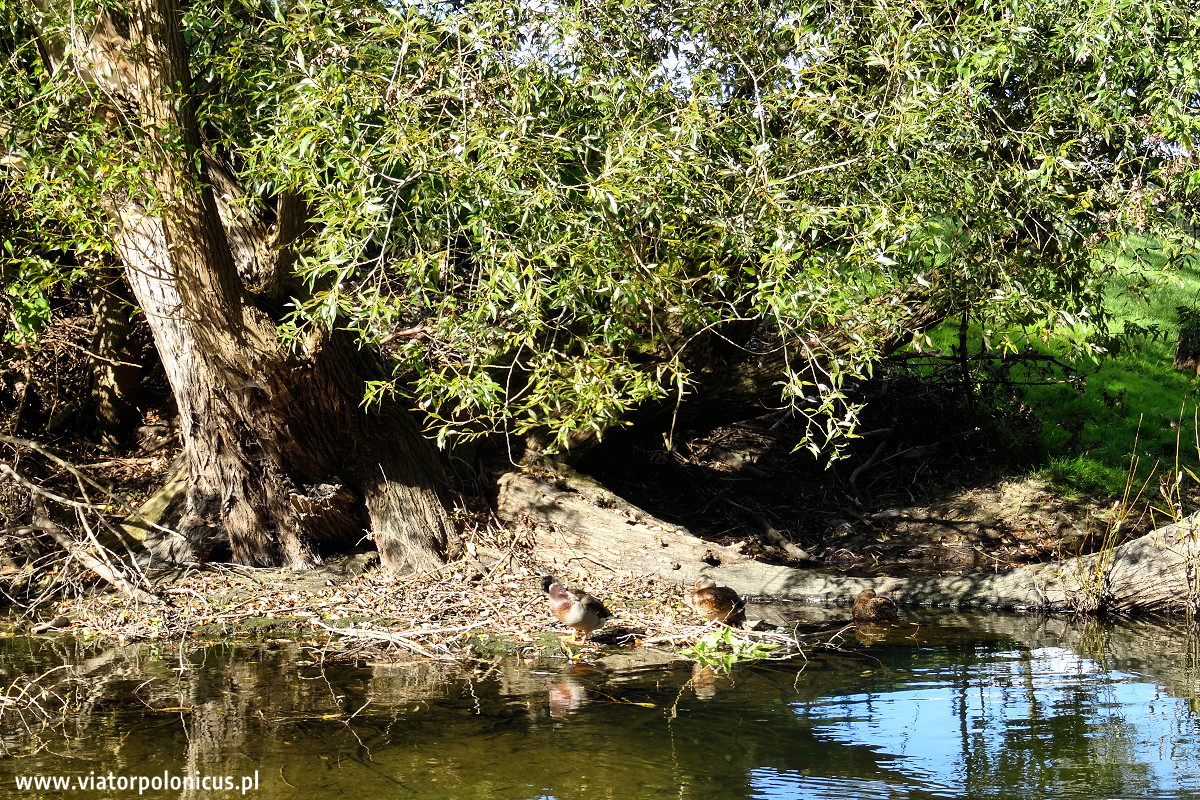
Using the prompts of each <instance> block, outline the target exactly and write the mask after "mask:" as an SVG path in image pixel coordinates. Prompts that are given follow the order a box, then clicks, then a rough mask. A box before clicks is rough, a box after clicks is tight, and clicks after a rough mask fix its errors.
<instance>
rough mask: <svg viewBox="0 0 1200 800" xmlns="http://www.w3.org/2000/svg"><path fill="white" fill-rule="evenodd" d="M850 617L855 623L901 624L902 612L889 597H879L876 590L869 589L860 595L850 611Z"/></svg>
mask: <svg viewBox="0 0 1200 800" xmlns="http://www.w3.org/2000/svg"><path fill="white" fill-rule="evenodd" d="M850 616H851V617H852V618H853V619H854V621H855V622H899V621H900V612H898V611H897V610H896V604H895V603H893V602H892V601H891V600H890V599H889V598H887V597H878V596H876V594H875V590H874V589H867V590H865V591H863V592H862V593H861V594H859V596H858V599H856V600H855V601H854V606H853V607H852V608H851V609H850Z"/></svg>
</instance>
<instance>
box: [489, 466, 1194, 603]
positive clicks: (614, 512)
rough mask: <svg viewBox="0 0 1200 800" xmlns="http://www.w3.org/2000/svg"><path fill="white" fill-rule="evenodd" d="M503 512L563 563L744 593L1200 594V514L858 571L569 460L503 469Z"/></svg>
mask: <svg viewBox="0 0 1200 800" xmlns="http://www.w3.org/2000/svg"><path fill="white" fill-rule="evenodd" d="M498 513H499V515H500V517H501V518H503V519H506V520H508V521H511V522H523V523H525V524H526V526H527V527H528V529H529V531H530V536H531V537H532V544H533V545H534V546H535V547H536V549H537V550H538V551H539V554H540V555H541V556H542V557H543V558H545V559H546V560H548V561H550V562H552V563H555V564H558V565H561V566H562V567H563V568H564V569H566V570H572V569H575V568H584V569H585V570H588V571H591V570H596V569H607V570H610V571H612V572H614V573H617V574H623V575H641V576H646V577H650V578H654V579H658V580H661V581H665V582H669V583H674V584H678V585H680V586H690V585H692V584H693V583H694V582H695V580H696V579H697V578H698V577H699V576H700V575H701V574H706V575H709V576H711V577H712V578H714V579H715V580H716V581H717V582H719V583H721V584H723V585H725V586H729V587H731V588H733V589H735V590H736V591H738V592H739V593H741V594H742V595H745V596H751V597H773V598H780V599H791V600H803V601H808V602H819V603H834V604H848V603H849V602H850V601H851V600H852V599H853V598H854V597H855V596H856V595H857V594H858V593H859V592H860V591H862V590H863V589H867V588H873V589H875V590H877V591H879V592H880V593H881V594H887V595H888V596H890V597H891V598H893V599H894V600H895V601H896V602H897V603H901V604H906V605H935V606H956V607H980V608H1007V609H1034V608H1040V609H1047V610H1077V611H1097V612H1100V611H1103V612H1128V611H1180V610H1185V609H1189V608H1191V609H1194V608H1195V607H1196V605H1197V598H1198V597H1200V577H1198V575H1197V565H1198V564H1200V514H1194V515H1192V516H1190V517H1188V518H1186V519H1184V520H1182V521H1180V522H1178V523H1176V524H1173V525H1168V526H1166V527H1164V528H1160V529H1158V530H1156V531H1154V532H1152V533H1150V534H1147V535H1146V536H1142V537H1140V538H1137V539H1134V540H1132V541H1129V542H1126V543H1125V544H1122V545H1120V546H1119V547H1115V548H1112V549H1109V550H1105V551H1103V552H1100V553H1096V554H1092V555H1087V556H1082V557H1079V558H1070V559H1064V560H1061V561H1055V562H1051V563H1047V564H1037V565H1028V566H1022V567H1017V568H1015V569H1009V570H1005V571H997V572H990V573H980V574H976V575H967V576H949V577H909V578H898V577H882V576H876V577H872V578H854V577H846V576H843V575H838V574H833V573H828V572H819V571H816V570H811V569H796V568H792V567H787V566H779V565H774V564H764V563H761V562H758V561H755V560H754V559H752V558H750V557H749V556H747V555H745V554H744V553H742V552H741V548H740V547H723V546H720V545H716V544H713V543H711V542H706V541H704V540H702V539H700V538H698V537H696V536H694V535H692V534H691V533H690V532H689V531H687V530H686V529H684V528H682V527H680V526H678V525H672V524H670V523H668V522H665V521H663V520H661V519H657V518H655V517H653V516H651V515H650V514H648V513H646V512H645V511H643V510H642V509H640V508H637V507H636V506H633V505H631V504H629V503H627V502H626V501H624V500H622V499H621V498H620V497H618V496H616V495H614V494H613V493H612V492H610V491H608V490H607V489H605V488H604V487H603V486H601V485H600V484H599V483H597V482H596V481H594V480H592V479H590V478H587V477H586V476H583V475H581V474H579V473H576V472H574V471H572V470H571V469H569V468H567V467H565V466H562V465H553V466H552V468H548V469H545V470H525V471H514V472H510V473H507V474H506V475H504V476H503V477H502V478H501V480H500V494H499V500H498Z"/></svg>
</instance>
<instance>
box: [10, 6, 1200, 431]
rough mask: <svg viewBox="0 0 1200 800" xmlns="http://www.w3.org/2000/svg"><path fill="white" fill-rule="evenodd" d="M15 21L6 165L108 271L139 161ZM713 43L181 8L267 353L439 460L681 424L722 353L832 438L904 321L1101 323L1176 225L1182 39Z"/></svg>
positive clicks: (831, 32) (720, 11) (1010, 13)
mask: <svg viewBox="0 0 1200 800" xmlns="http://www.w3.org/2000/svg"><path fill="white" fill-rule="evenodd" d="M28 8H29V6H28V5H25V4H23V0H0V21H3V24H4V25H5V26H6V27H7V29H8V32H9V33H10V34H11V36H10V37H9V39H8V41H10V42H11V43H12V44H9V45H4V48H5V49H4V50H3V51H2V52H3V56H4V58H5V61H4V64H3V66H2V67H0V68H2V69H3V72H2V73H0V87H2V88H0V91H2V92H3V97H0V103H3V107H4V109H5V111H6V113H8V114H10V116H11V117H12V118H13V119H14V120H15V122H14V123H13V125H12V127H10V128H7V129H2V130H0V136H3V137H4V144H5V146H6V147H7V148H9V149H10V150H13V151H16V150H19V151H20V152H22V153H23V154H25V156H27V159H26V163H25V166H24V167H23V171H22V172H21V173H20V179H21V180H22V181H23V187H22V190H23V191H25V192H28V193H29V195H30V197H31V198H32V200H31V203H32V207H33V208H35V209H37V213H38V214H39V215H41V216H42V217H45V218H52V219H53V220H55V222H56V224H58V225H60V226H61V227H62V228H63V229H65V230H69V231H71V232H72V235H73V236H74V237H75V239H74V241H75V243H76V246H77V247H78V248H80V249H81V250H84V251H91V252H105V248H106V245H105V241H106V237H107V236H109V235H110V232H109V231H108V230H107V228H106V226H105V225H104V224H103V223H102V221H100V220H99V218H98V214H97V213H96V208H97V203H96V199H95V198H96V196H97V193H99V192H106V191H145V187H141V188H140V189H138V188H137V187H138V173H139V164H140V157H139V144H142V145H144V141H142V140H144V139H145V138H146V137H150V136H151V135H152V133H151V132H147V131H137V130H130V129H128V126H126V127H125V128H122V124H121V123H120V121H119V119H118V120H116V121H114V115H113V114H112V113H111V111H108V110H106V108H107V106H108V105H109V104H111V103H112V100H111V99H110V98H103V97H96V96H95V95H94V94H93V93H89V92H88V91H87V90H86V88H85V87H80V86H77V85H72V81H73V80H74V79H73V77H72V76H65V75H59V76H51V75H50V74H49V72H48V71H47V70H45V69H44V67H42V66H40V65H39V61H38V56H37V51H36V50H35V48H33V45H32V39H31V29H30V28H29V27H28V25H27V23H25V22H23V21H22V20H24V19H25V16H24V15H25V13H26V11H27V10H28ZM730 9H731V7H730V5H729V4H726V3H716V2H654V1H653V0H583V1H581V2H574V3H571V2H562V3H558V2H546V3H543V2H529V1H528V0H516V1H512V0H480V1H479V2H466V1H465V0H464V1H463V2H447V3H432V2H431V3H423V2H418V0H412V1H411V2H383V3H379V2H371V1H370V0H287V1H286V2H285V1H284V0H274V1H272V2H255V1H254V0H201V2H197V3H194V4H192V5H190V6H189V7H188V8H187V11H186V19H185V32H186V38H187V42H188V44H189V46H190V47H191V56H192V61H193V64H192V69H193V74H194V76H195V81H194V86H193V87H192V88H191V92H192V93H193V94H194V96H195V101H196V103H197V108H198V111H199V118H200V120H201V122H202V124H203V126H204V131H205V135H206V137H207V140H208V143H209V146H210V147H211V149H212V150H213V151H214V152H217V153H220V154H222V155H223V156H224V157H225V158H227V159H228V160H229V161H230V163H231V164H232V165H233V166H234V169H235V171H236V172H237V174H238V175H239V176H240V178H241V180H242V182H243V184H244V185H245V186H246V187H247V188H248V189H249V190H250V194H249V197H250V198H251V201H252V202H255V203H260V204H262V205H263V206H264V207H266V208H267V209H271V208H273V207H274V204H275V203H276V202H277V200H278V198H279V197H280V196H282V195H284V194H285V193H294V194H299V195H301V196H303V197H304V198H305V199H306V200H307V203H308V208H309V211H310V217H311V230H310V233H309V235H308V237H307V239H306V240H305V242H304V245H303V247H302V254H301V258H300V260H299V262H298V265H297V272H298V274H297V276H296V277H297V283H296V284H295V287H296V288H295V291H294V292H293V294H294V297H293V298H292V300H291V303H290V305H289V308H288V309H287V313H286V315H284V316H281V317H280V320H279V322H280V325H281V330H282V331H283V332H284V333H285V334H286V335H289V336H292V337H295V338H296V340H297V341H299V340H301V339H302V337H303V335H304V333H305V331H306V329H307V328H308V327H309V326H314V325H317V326H341V327H344V328H348V329H351V330H353V331H355V332H356V333H357V334H358V335H359V336H360V337H361V338H362V339H363V340H364V341H365V342H368V343H372V344H380V345H382V350H383V352H384V354H385V355H386V357H387V359H388V364H389V365H390V369H391V372H390V376H391V377H389V378H388V379H386V380H380V381H375V382H372V383H371V384H370V385H369V387H368V398H371V397H374V396H376V395H379V394H381V393H386V392H392V391H399V392H400V393H402V394H404V395H406V396H409V397H411V398H412V400H413V401H414V402H415V403H417V404H419V405H420V407H421V408H423V409H425V410H426V411H427V412H428V413H429V415H430V419H431V420H433V425H434V427H435V428H436V429H437V431H438V433H439V435H440V436H441V437H443V438H445V437H450V436H455V435H475V434H480V433H486V432H489V431H495V430H504V431H508V432H512V433H521V432H524V431H527V430H530V429H533V428H543V427H545V428H549V429H550V430H551V431H552V432H553V434H554V436H556V437H557V438H558V440H559V441H560V442H561V441H566V440H568V439H569V438H570V437H571V436H572V435H573V434H574V433H576V432H578V431H586V430H589V429H590V430H595V431H597V432H600V431H603V430H604V429H606V428H608V427H610V426H612V425H613V424H617V423H619V422H620V421H621V419H622V417H623V416H624V415H625V414H626V413H627V412H628V410H629V409H630V408H632V407H633V406H635V405H636V404H638V403H641V402H643V401H646V400H649V399H655V398H663V397H668V396H676V395H678V396H683V395H685V394H686V392H687V391H688V389H689V387H691V386H692V385H693V383H694V381H695V380H696V379H697V376H698V375H699V374H700V373H701V372H703V371H704V370H705V369H707V368H708V367H709V366H710V365H709V364H708V363H707V361H706V357H707V354H708V353H709V352H710V351H709V350H708V349H706V343H708V342H711V340H712V339H713V338H714V337H717V338H720V337H724V338H726V339H729V340H732V341H733V342H734V344H735V345H738V346H740V347H744V348H747V352H748V354H749V355H748V356H747V357H748V358H750V359H753V358H755V357H757V354H759V353H761V352H763V351H765V350H769V349H771V348H784V351H783V352H784V354H785V356H786V357H785V358H784V359H783V360H782V362H781V363H782V364H783V365H784V367H783V369H782V370H781V373H780V375H779V381H780V385H781V394H780V398H781V402H789V401H790V402H796V403H799V404H812V403H814V402H815V403H816V405H817V406H820V405H821V402H820V401H821V400H822V398H823V399H824V400H825V403H824V407H825V408H827V409H829V410H830V413H831V414H832V416H831V417H830V418H829V421H828V422H827V423H826V424H825V426H824V428H825V434H827V435H834V434H836V433H837V432H838V431H839V430H841V429H842V428H843V427H844V425H845V424H846V423H847V420H846V419H845V418H844V415H845V413H846V410H845V408H844V407H840V408H841V409H842V410H841V411H840V412H839V411H838V408H839V406H838V405H837V404H836V403H831V402H830V401H831V400H837V399H838V398H839V388H840V386H841V384H842V381H843V380H844V379H845V377H846V376H848V375H854V374H859V373H861V372H862V371H864V370H866V369H869V366H870V364H871V362H872V361H873V360H874V359H876V358H877V357H878V355H879V352H880V347H881V344H882V343H884V342H889V341H894V340H896V339H897V338H901V339H902V338H903V337H904V336H906V335H907V334H908V333H911V331H909V327H910V326H911V325H912V322H911V320H912V316H913V315H912V308H911V305H912V304H914V303H920V304H927V305H928V306H929V307H933V308H937V309H939V310H940V311H939V313H942V314H952V313H962V312H968V313H970V314H971V315H972V316H973V317H975V318H976V319H977V320H980V321H982V322H983V323H984V324H985V327H988V328H996V329H1003V328H1006V327H1009V326H1011V325H1012V324H1014V323H1015V324H1019V325H1022V326H1025V327H1026V328H1030V329H1035V330H1039V331H1044V332H1046V333H1047V334H1050V333H1051V332H1053V330H1054V329H1055V328H1056V327H1057V326H1058V324H1059V323H1060V321H1062V320H1063V319H1064V317H1069V318H1077V317H1079V316H1086V315H1089V314H1091V315H1095V314H1097V313H1098V311H1097V309H1098V308H1099V305H1098V298H1097V294H1098V292H1099V290H1100V286H1101V282H1100V281H1099V280H1098V276H1097V275H1096V274H1095V270H1096V269H1097V267H1096V266H1095V265H1096V263H1097V262H1096V260H1095V259H1093V255H1094V252H1095V250H1096V249H1097V248H1099V247H1102V246H1104V244H1105V240H1106V238H1107V237H1108V236H1110V235H1111V233H1112V232H1113V231H1120V230H1121V229H1122V228H1123V227H1124V226H1125V225H1127V224H1129V223H1130V222H1131V221H1137V222H1139V223H1140V222H1144V221H1145V219H1146V215H1147V214H1148V213H1150V214H1154V213H1164V212H1168V211H1171V209H1168V208H1166V207H1165V206H1163V205H1161V204H1160V205H1155V203H1154V202H1153V201H1154V199H1155V197H1156V194H1155V191H1154V190H1155V188H1156V187H1158V186H1160V185H1163V184H1165V182H1166V180H1167V179H1166V178H1164V177H1163V176H1162V174H1161V173H1162V172H1163V168H1164V166H1171V165H1172V163H1173V161H1174V160H1177V159H1173V158H1172V157H1173V156H1176V155H1179V154H1181V153H1183V152H1184V151H1185V149H1186V148H1190V146H1191V142H1193V141H1194V139H1195V135H1196V118H1195V113H1194V112H1195V97H1196V92H1197V84H1198V82H1200V81H1198V71H1197V66H1196V63H1195V59H1194V55H1193V51H1194V48H1195V44H1194V43H1195V41H1197V40H1198V39H1197V37H1196V34H1197V30H1196V27H1197V25H1196V22H1195V19H1194V17H1195V14H1194V10H1193V9H1192V8H1190V7H1189V6H1188V5H1187V4H1185V3H1180V2H1168V1H1166V0H1148V1H1144V0H1137V1H1136V2H1134V1H1133V0H1082V2H1080V1H1079V0H1033V1H1032V2H1030V0H999V1H998V2H993V0H976V1H975V2H959V3H954V4H949V5H948V4H944V3H940V2H932V1H931V2H923V1H922V0H896V1H894V2H893V1H892V0H874V1H872V2H867V1H863V0H829V1H828V2H765V3H758V4H742V5H739V6H738V7H737V10H736V13H735V12H732V11H731V10H730ZM75 13H76V14H79V9H78V6H76V9H75ZM64 20H65V17H61V18H58V20H57V22H56V20H55V18H54V17H53V16H52V15H50V16H44V17H41V18H40V23H39V24H41V25H42V26H43V27H44V28H52V27H53V25H54V24H65V21H64ZM68 98H69V99H70V102H67V99H68ZM1168 171H1169V172H1170V173H1171V177H1170V179H1171V180H1172V181H1174V182H1178V181H1181V180H1186V179H1188V177H1189V176H1188V173H1187V171H1186V170H1185V171H1183V172H1181V171H1180V170H1179V169H1178V167H1177V166H1174V167H1172V168H1171V169H1170V170H1168ZM1134 190H1136V191H1134ZM3 257H5V258H10V257H11V256H10V254H7V253H6V254H3ZM6 263H7V262H6ZM7 270H8V267H6V273H5V277H6V278H10V274H9V272H8V271H7ZM1001 344H1002V343H1001ZM750 351H754V352H750ZM813 364H818V365H819V368H818V369H816V370H814V369H812V368H811V366H812V365H813ZM817 444H819V442H817Z"/></svg>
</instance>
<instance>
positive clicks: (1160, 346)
mask: <svg viewBox="0 0 1200 800" xmlns="http://www.w3.org/2000/svg"><path fill="white" fill-rule="evenodd" d="M1127 244H1128V245H1129V246H1128V247H1127V251H1126V253H1125V254H1122V255H1119V256H1117V258H1116V263H1115V267H1116V268H1115V270H1114V273H1113V279H1112V281H1111V282H1110V285H1109V287H1108V289H1109V300H1108V310H1109V312H1110V313H1111V314H1112V316H1113V324H1112V329H1113V331H1112V332H1113V334H1125V336H1124V337H1115V338H1114V342H1113V345H1112V346H1111V347H1110V351H1111V352H1112V356H1111V357H1109V358H1106V359H1104V360H1101V361H1100V362H1098V363H1089V362H1086V361H1076V362H1075V363H1076V366H1077V368H1078V369H1079V370H1080V372H1081V373H1082V374H1083V376H1084V378H1085V380H1086V385H1085V388H1084V389H1083V391H1082V392H1080V391H1076V390H1072V389H1068V388H1066V387H1062V386H1056V387H1032V388H1031V390H1030V391H1029V393H1028V398H1027V402H1028V403H1029V404H1030V405H1031V406H1033V407H1035V408H1036V409H1037V411H1038V413H1039V416H1041V418H1042V420H1043V423H1044V424H1045V429H1044V431H1043V434H1042V444H1043V449H1044V452H1045V453H1046V454H1048V458H1047V468H1048V472H1049V474H1050V475H1051V477H1053V478H1054V479H1055V482H1056V483H1059V484H1066V485H1067V486H1072V485H1074V486H1078V487H1079V488H1095V489H1104V490H1106V491H1120V490H1121V488H1123V486H1124V484H1125V481H1126V478H1127V476H1128V473H1129V465H1130V462H1131V457H1132V456H1134V455H1136V456H1137V460H1138V463H1139V467H1140V468H1139V473H1141V474H1142V475H1145V474H1146V473H1147V472H1148V470H1150V469H1151V468H1153V467H1155V466H1156V465H1158V466H1159V468H1160V469H1163V468H1166V469H1170V467H1171V466H1172V465H1173V464H1174V463H1175V460H1176V457H1177V456H1178V458H1179V459H1180V463H1181V464H1186V465H1189V466H1194V465H1195V464H1196V461H1197V445H1196V425H1195V421H1194V417H1195V414H1196V400H1197V389H1198V388H1200V381H1198V380H1197V378H1196V376H1195V375H1191V374H1187V373H1183V372H1179V371H1178V370H1176V369H1174V367H1173V366H1172V364H1171V362H1172V359H1173V357H1174V354H1175V341H1176V336H1177V334H1178V330H1179V324H1178V318H1177V315H1176V307H1178V306H1195V305H1198V304H1200V258H1196V257H1194V256H1191V257H1189V256H1183V257H1179V256H1176V257H1171V256H1170V255H1169V254H1168V253H1167V252H1164V250H1163V249H1161V248H1160V247H1159V246H1158V245H1157V243H1154V242H1150V241H1147V240H1143V239H1137V238H1132V239H1130V240H1129V241H1128V243H1127Z"/></svg>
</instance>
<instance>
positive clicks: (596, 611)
mask: <svg viewBox="0 0 1200 800" xmlns="http://www.w3.org/2000/svg"><path fill="white" fill-rule="evenodd" d="M542 591H543V592H546V593H547V594H549V595H550V613H551V614H553V615H554V618H555V619H557V620H558V621H559V622H561V623H562V624H563V625H566V626H567V627H568V628H571V629H572V630H573V632H572V634H571V642H572V643H573V644H585V643H586V642H587V637H588V634H589V633H591V632H592V631H594V630H596V629H597V628H599V627H600V626H601V625H603V624H604V620H606V619H608V618H609V617H611V616H612V612H611V611H609V610H608V609H607V608H605V607H604V603H601V602H600V601H599V600H597V599H596V598H594V597H592V596H591V595H590V594H588V593H587V592H583V591H575V590H572V589H568V588H567V587H565V586H563V585H562V584H561V583H559V582H558V581H556V580H555V579H554V576H552V575H546V576H543V578H542ZM581 633H582V634H583V639H582V640H580V639H579V634H581Z"/></svg>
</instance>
